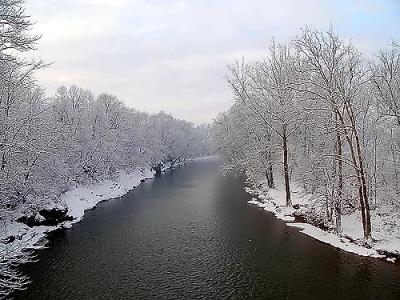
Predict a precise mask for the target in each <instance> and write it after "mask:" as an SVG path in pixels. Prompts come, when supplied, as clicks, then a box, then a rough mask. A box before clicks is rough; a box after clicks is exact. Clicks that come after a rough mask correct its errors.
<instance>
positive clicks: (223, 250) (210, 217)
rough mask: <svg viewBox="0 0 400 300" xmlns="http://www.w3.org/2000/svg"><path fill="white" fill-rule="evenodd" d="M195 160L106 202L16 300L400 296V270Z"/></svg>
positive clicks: (49, 254) (44, 259) (65, 235)
mask: <svg viewBox="0 0 400 300" xmlns="http://www.w3.org/2000/svg"><path fill="white" fill-rule="evenodd" d="M217 170H218V167H217V163H216V162H215V161H198V162H192V163H189V164H188V165H186V166H184V167H181V168H179V169H176V170H173V171H172V172H170V173H168V174H165V175H163V176H161V177H160V178H157V179H155V180H150V181H146V182H145V183H144V184H142V185H141V186H140V187H138V188H136V189H135V190H133V191H131V192H130V193H128V194H127V195H125V196H123V197H121V198H118V199H115V200H112V201H106V202H102V203H100V204H99V205H98V207H97V208H96V209H94V210H91V211H88V212H87V213H86V215H85V218H84V219H83V220H82V221H81V222H80V223H78V224H75V225H74V226H73V227H72V229H69V230H66V231H62V232H58V233H57V234H55V235H54V237H53V238H52V240H51V243H50V244H49V248H47V249H45V250H41V251H38V253H37V258H38V259H39V261H38V262H36V263H31V264H27V265H25V266H24V267H23V271H24V272H26V273H27V274H29V276H30V277H31V279H32V283H31V284H30V285H29V287H28V288H27V290H25V291H23V292H20V293H18V294H17V295H15V298H16V299H24V300H28V299H40V300H43V299H227V298H229V299H248V298H251V299H385V300H386V299H400V267H399V266H396V265H392V264H389V263H386V262H382V261H379V260H376V259H371V258H364V257H359V256H356V255H353V254H348V253H346V252H343V251H340V250H338V249H335V248H333V247H331V246H328V245H325V244H322V243H320V242H317V241H315V240H313V239H312V238H309V237H307V236H304V235H302V234H300V233H299V232H298V230H297V229H295V228H289V227H287V226H285V224H284V223H283V222H281V221H279V220H276V219H275V218H274V217H273V216H272V215H271V214H268V213H266V212H264V211H263V210H261V209H259V208H256V207H254V206H251V205H249V204H247V203H246V202H247V201H248V200H249V199H250V196H249V195H247V194H246V193H245V192H244V190H243V183H242V181H241V180H239V179H234V178H224V177H222V176H219V175H218V174H217V173H218V172H217Z"/></svg>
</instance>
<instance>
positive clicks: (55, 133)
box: [0, 0, 210, 297]
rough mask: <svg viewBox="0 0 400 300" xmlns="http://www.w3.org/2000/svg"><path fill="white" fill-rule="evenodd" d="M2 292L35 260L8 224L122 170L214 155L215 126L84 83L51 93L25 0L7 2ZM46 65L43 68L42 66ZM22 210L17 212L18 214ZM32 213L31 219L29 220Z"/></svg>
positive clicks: (1, 85) (0, 35)
mask: <svg viewBox="0 0 400 300" xmlns="http://www.w3.org/2000/svg"><path fill="white" fill-rule="evenodd" d="M0 24H1V25H0V236H1V237H2V241H1V242H0V273H1V275H0V297H1V295H7V294H8V293H9V292H10V291H11V290H12V289H15V288H21V286H22V285H23V283H25V282H26V278H25V277H24V276H22V275H20V274H19V273H18V272H17V271H16V269H15V268H14V267H13V266H15V265H18V264H20V263H21V262H25V261H27V260H29V252H24V251H22V250H23V245H19V244H18V245H16V244H15V243H14V237H12V236H11V237H9V236H7V234H6V232H7V227H8V226H9V225H10V224H12V223H13V222H15V220H16V219H17V218H19V220H23V218H22V219H21V215H20V214H21V213H22V215H25V216H30V215H32V216H34V218H36V219H37V218H39V220H36V221H41V220H40V218H42V216H40V215H39V214H37V212H38V211H40V210H42V209H43V207H45V206H50V207H52V206H54V205H57V204H60V205H61V206H65V204H64V203H60V202H61V200H60V195H61V194H62V193H64V192H66V191H68V190H69V189H70V188H71V187H74V186H77V185H87V184H91V183H94V182H99V181H102V180H105V179H110V178H113V177H114V176H115V175H116V172H117V171H120V170H126V171H130V170H134V169H137V168H152V169H153V170H154V171H155V172H157V173H159V172H161V171H162V170H163V169H165V168H170V167H173V166H175V165H177V164H179V163H182V162H184V161H185V160H186V159H188V158H194V157H199V156H204V155H207V154H209V150H210V147H209V126H208V125H199V126H195V125H194V124H192V123H190V122H187V121H184V120H179V119H176V118H174V117H173V116H171V115H169V114H167V113H164V112H160V113H158V114H149V113H145V112H140V111H137V110H135V109H133V108H130V107H127V106H126V105H125V104H123V102H122V101H120V100H119V99H118V98H117V97H116V96H114V95H111V94H108V93H102V94H100V95H95V94H94V93H92V92H91V91H90V90H87V89H84V88H81V87H79V86H77V85H72V86H69V87H66V86H61V87H60V88H59V89H58V90H57V93H56V94H55V95H53V96H47V95H46V94H45V91H44V89H43V88H42V87H41V86H40V85H38V83H37V82H36V80H35V72H36V71H38V70H41V71H42V72H45V71H46V70H45V69H46V68H48V67H51V65H48V64H47V63H46V62H44V61H42V60H39V59H35V58H33V55H32V54H31V53H32V52H33V51H34V50H35V48H36V46H37V43H38V42H39V40H40V36H36V35H32V34H31V28H32V26H33V22H32V20H31V19H30V18H29V16H27V14H26V13H25V7H24V1H22V0H2V1H1V3H0ZM42 69H44V70H42ZM15 212H18V214H15ZM26 219H27V218H26V217H25V220H26Z"/></svg>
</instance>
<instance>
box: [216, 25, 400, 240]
mask: <svg viewBox="0 0 400 300" xmlns="http://www.w3.org/2000/svg"><path fill="white" fill-rule="evenodd" d="M226 78H227V82H228V84H229V86H230V87H231V91H232V94H233V97H234V103H233V105H232V107H231V108H230V109H229V110H228V111H226V112H224V113H221V114H220V115H219V116H218V117H217V118H216V120H215V122H214V126H213V133H212V136H213V141H214V143H215V145H216V148H217V151H218V152H219V153H220V155H221V157H222V160H223V162H224V167H223V168H224V171H225V172H233V173H235V172H236V173H237V172H239V173H241V172H242V173H243V172H244V173H245V174H246V175H247V176H248V181H249V183H250V184H251V185H252V186H253V187H255V188H260V187H263V188H266V189H267V190H268V188H269V189H273V188H274V187H275V186H276V182H277V181H279V182H281V183H282V185H283V187H284V191H285V204H286V206H288V207H291V206H292V196H293V193H292V190H291V186H292V184H298V185H300V187H301V191H302V193H303V194H307V195H311V200H310V203H308V206H306V207H304V208H303V210H305V218H307V219H308V220H309V221H310V222H311V223H314V224H319V225H320V226H321V227H323V228H324V229H331V230H333V231H335V232H336V233H337V234H339V235H340V234H341V233H342V217H343V216H346V215H350V214H352V213H354V212H358V213H360V216H361V220H360V221H361V224H360V225H359V226H360V227H361V226H362V232H363V239H362V240H360V241H359V242H360V243H362V244H364V245H366V246H367V247H370V246H371V244H372V243H373V239H374V238H375V237H374V235H373V234H372V232H373V228H372V225H371V224H372V223H373V221H374V218H375V217H377V216H385V218H386V220H387V221H388V224H383V226H382V227H385V226H386V227H385V230H388V231H393V230H394V229H393V228H394V227H395V224H392V223H393V220H396V219H397V220H398V219H399V212H400V210H399V208H400V202H399V194H400V177H399V175H400V134H399V133H400V46H399V44H398V43H396V42H392V43H391V45H390V46H389V47H388V48H387V49H384V50H381V51H379V53H376V54H375V55H374V56H373V57H368V58H367V57H366V56H364V55H363V53H362V52H360V51H359V50H358V49H357V48H356V47H355V46H354V45H353V44H352V43H351V42H348V41H346V40H344V39H342V38H341V37H340V36H339V35H338V34H337V33H336V32H335V30H334V29H332V28H331V29H330V30H328V31H318V30H315V29H313V28H310V27H305V28H304V29H302V30H301V31H300V33H299V35H298V36H296V37H294V38H293V39H292V40H291V41H290V42H288V43H278V42H276V41H274V40H273V41H271V42H270V44H269V47H268V51H267V53H266V54H265V58H264V59H259V60H255V61H245V60H241V61H237V62H236V63H234V64H232V65H230V66H229V69H228V74H227V76H226ZM371 218H372V220H371ZM389 223H390V224H389ZM377 227H380V226H377ZM374 229H376V230H379V229H382V228H374Z"/></svg>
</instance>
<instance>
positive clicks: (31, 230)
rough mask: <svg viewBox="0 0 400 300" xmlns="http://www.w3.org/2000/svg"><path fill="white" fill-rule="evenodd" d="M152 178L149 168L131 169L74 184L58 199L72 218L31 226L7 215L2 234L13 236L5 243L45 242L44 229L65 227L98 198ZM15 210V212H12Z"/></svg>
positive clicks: (41, 244) (116, 194) (13, 245)
mask: <svg viewBox="0 0 400 300" xmlns="http://www.w3.org/2000/svg"><path fill="white" fill-rule="evenodd" d="M151 178H154V174H153V172H152V171H150V170H149V169H143V170H135V171H133V172H124V171H121V172H119V173H118V174H117V177H116V179H115V180H105V181H102V182H100V183H97V184H93V185H90V186H77V187H75V188H73V189H71V190H69V191H67V192H66V193H64V194H63V195H61V203H63V204H65V205H66V207H67V209H68V213H67V215H69V216H71V217H73V220H72V221H65V222H63V223H61V224H59V225H57V226H34V227H29V226H27V225H25V224H23V223H19V222H17V221H16V219H17V217H18V216H17V215H16V216H15V217H10V218H9V222H8V223H6V224H4V225H3V226H2V227H3V228H1V229H0V231H1V232H0V235H1V236H2V237H15V240H14V241H13V242H11V243H8V244H7V248H8V249H10V251H13V250H12V249H15V250H16V251H17V250H18V251H19V250H22V249H39V248H43V247H45V245H46V242H47V240H46V238H45V237H46V235H47V233H49V232H51V231H54V230H56V229H59V228H69V227H71V226H72V224H73V223H76V222H79V221H80V220H82V218H83V216H84V213H85V210H87V209H91V208H93V207H94V206H96V205H97V204H98V203H99V202H101V201H104V200H108V199H112V198H117V197H120V196H123V195H124V194H126V193H127V192H129V191H130V190H132V189H133V188H135V187H137V186H138V185H140V183H141V181H144V180H146V179H151ZM16 214H18V212H17V213H16Z"/></svg>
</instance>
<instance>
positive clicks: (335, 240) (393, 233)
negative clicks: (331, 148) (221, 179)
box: [245, 182, 400, 263]
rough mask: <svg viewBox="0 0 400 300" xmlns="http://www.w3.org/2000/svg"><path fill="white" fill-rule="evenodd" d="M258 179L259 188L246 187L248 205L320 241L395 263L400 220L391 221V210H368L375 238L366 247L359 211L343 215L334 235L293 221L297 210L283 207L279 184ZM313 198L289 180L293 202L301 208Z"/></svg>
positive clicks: (397, 251)
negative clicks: (267, 184) (337, 232)
mask: <svg viewBox="0 0 400 300" xmlns="http://www.w3.org/2000/svg"><path fill="white" fill-rule="evenodd" d="M265 186H266V183H265V182H261V183H260V188H249V187H246V188H245V190H246V192H248V193H249V194H251V195H252V196H253V198H252V199H251V200H250V201H248V203H249V204H253V205H257V206H258V207H260V208H262V209H264V210H266V211H268V212H271V213H273V214H274V215H275V216H276V217H277V218H278V219H280V220H282V221H284V222H286V223H287V225H288V226H290V227H294V228H298V229H299V230H300V232H301V233H303V234H306V235H308V236H310V237H312V238H314V239H316V240H318V241H320V242H323V243H326V244H329V245H332V246H334V247H337V248H339V249H342V250H344V251H347V252H351V253H355V254H358V255H362V256H370V257H377V258H384V257H385V255H383V254H388V255H389V257H387V259H386V260H387V261H388V262H393V263H394V262H396V258H395V257H391V255H392V256H397V257H398V256H399V255H400V220H398V219H397V221H396V219H395V220H393V213H385V212H382V211H371V222H372V236H373V238H374V241H373V243H372V246H371V248H367V247H366V246H365V243H364V241H363V231H362V223H361V216H360V213H359V212H355V213H353V214H350V215H343V216H342V232H341V233H340V234H336V233H335V232H334V231H325V230H322V229H320V228H318V227H316V226H314V225H312V224H308V223H293V222H294V221H295V217H294V216H293V213H294V212H295V211H296V209H294V208H293V207H287V206H286V197H285V190H284V186H283V184H282V183H280V184H277V187H276V188H275V189H268V188H266V187H265ZM311 199H312V197H311V195H310V194H305V193H304V192H302V189H301V188H300V187H299V186H298V185H297V184H296V183H291V200H292V204H293V205H295V204H298V205H300V207H304V206H309V207H312V205H313V203H312V201H311Z"/></svg>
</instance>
